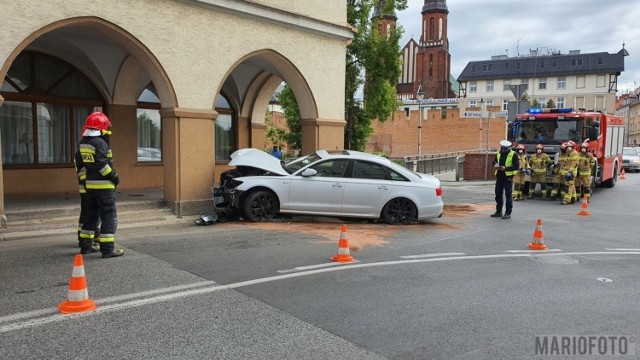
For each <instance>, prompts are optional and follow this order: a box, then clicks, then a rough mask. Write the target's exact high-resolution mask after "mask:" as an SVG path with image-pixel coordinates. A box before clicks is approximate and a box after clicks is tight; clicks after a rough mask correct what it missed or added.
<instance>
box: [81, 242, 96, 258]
mask: <svg viewBox="0 0 640 360" xmlns="http://www.w3.org/2000/svg"><path fill="white" fill-rule="evenodd" d="M98 251H100V248H99V247H97V246H96V245H95V243H94V242H93V239H82V240H81V241H80V254H93V253H96V252H98Z"/></svg>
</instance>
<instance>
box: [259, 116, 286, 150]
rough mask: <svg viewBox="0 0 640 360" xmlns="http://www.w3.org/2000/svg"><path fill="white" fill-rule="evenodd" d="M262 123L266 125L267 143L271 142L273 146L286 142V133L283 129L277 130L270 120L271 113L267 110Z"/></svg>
mask: <svg viewBox="0 0 640 360" xmlns="http://www.w3.org/2000/svg"><path fill="white" fill-rule="evenodd" d="M264 123H265V124H266V125H267V132H266V139H267V142H271V143H273V144H274V145H278V144H282V143H284V142H286V138H287V133H286V131H285V130H284V129H278V128H277V127H276V126H275V124H274V123H273V120H272V112H271V111H269V110H267V112H266V114H265V118H264Z"/></svg>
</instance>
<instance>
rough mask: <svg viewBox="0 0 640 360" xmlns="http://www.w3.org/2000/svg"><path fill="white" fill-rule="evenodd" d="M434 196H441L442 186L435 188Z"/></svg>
mask: <svg viewBox="0 0 640 360" xmlns="http://www.w3.org/2000/svg"><path fill="white" fill-rule="evenodd" d="M436 196H442V186H438V187H437V188H436Z"/></svg>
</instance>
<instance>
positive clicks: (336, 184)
mask: <svg viewBox="0 0 640 360" xmlns="http://www.w3.org/2000/svg"><path fill="white" fill-rule="evenodd" d="M331 186H333V187H334V188H341V187H342V184H340V183H335V184H333V185H331Z"/></svg>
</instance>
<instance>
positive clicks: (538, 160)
mask: <svg viewBox="0 0 640 360" xmlns="http://www.w3.org/2000/svg"><path fill="white" fill-rule="evenodd" d="M552 163H553V161H552V160H551V157H549V155H547V154H545V153H544V146H543V145H542V144H539V145H537V146H536V153H535V154H533V155H531V157H530V158H529V166H530V167H531V172H532V174H531V179H530V180H529V199H533V197H534V194H535V192H536V184H540V191H541V192H542V199H543V200H544V199H545V198H546V197H547V168H548V167H549V165H551V164H552Z"/></svg>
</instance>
